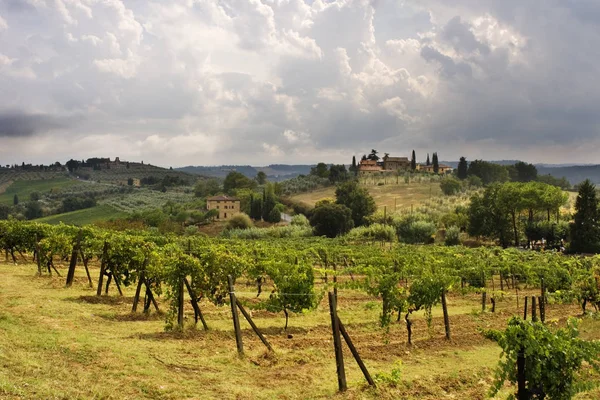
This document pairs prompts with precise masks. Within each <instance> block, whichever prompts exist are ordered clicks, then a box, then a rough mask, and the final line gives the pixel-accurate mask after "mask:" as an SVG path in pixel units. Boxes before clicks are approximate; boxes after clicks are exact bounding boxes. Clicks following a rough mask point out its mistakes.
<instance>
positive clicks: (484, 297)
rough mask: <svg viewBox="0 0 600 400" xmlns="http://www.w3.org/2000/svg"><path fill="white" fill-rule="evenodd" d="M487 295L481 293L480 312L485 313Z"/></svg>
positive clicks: (484, 292)
mask: <svg viewBox="0 0 600 400" xmlns="http://www.w3.org/2000/svg"><path fill="white" fill-rule="evenodd" d="M486 297H487V293H486V291H485V290H484V291H483V292H481V312H485V302H486Z"/></svg>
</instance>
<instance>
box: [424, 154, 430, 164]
mask: <svg viewBox="0 0 600 400" xmlns="http://www.w3.org/2000/svg"><path fill="white" fill-rule="evenodd" d="M425 165H431V161H429V153H427V162H425Z"/></svg>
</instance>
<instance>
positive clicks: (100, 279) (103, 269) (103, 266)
mask: <svg viewBox="0 0 600 400" xmlns="http://www.w3.org/2000/svg"><path fill="white" fill-rule="evenodd" d="M107 263H108V242H104V247H103V248H102V261H101V262H100V276H99V277H98V290H97V291H96V296H101V295H102V283H103V281H104V275H105V274H106V264H107Z"/></svg>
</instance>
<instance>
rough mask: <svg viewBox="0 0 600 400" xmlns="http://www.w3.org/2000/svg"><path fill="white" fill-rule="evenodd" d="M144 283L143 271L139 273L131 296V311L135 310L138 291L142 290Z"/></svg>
mask: <svg viewBox="0 0 600 400" xmlns="http://www.w3.org/2000/svg"><path fill="white" fill-rule="evenodd" d="M143 284H144V272H143V271H142V273H141V274H140V276H139V278H138V284H137V288H136V289H135V296H134V297H133V307H132V308H131V312H132V313H134V312H136V311H137V306H138V302H139V301H140V292H141V291H142V285H143Z"/></svg>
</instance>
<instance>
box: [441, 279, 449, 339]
mask: <svg viewBox="0 0 600 400" xmlns="http://www.w3.org/2000/svg"><path fill="white" fill-rule="evenodd" d="M442 311H443V312H444V327H445V329H446V339H448V340H450V318H449V317H448V305H447V304H446V289H445V288H444V289H443V290H442Z"/></svg>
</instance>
